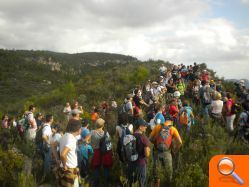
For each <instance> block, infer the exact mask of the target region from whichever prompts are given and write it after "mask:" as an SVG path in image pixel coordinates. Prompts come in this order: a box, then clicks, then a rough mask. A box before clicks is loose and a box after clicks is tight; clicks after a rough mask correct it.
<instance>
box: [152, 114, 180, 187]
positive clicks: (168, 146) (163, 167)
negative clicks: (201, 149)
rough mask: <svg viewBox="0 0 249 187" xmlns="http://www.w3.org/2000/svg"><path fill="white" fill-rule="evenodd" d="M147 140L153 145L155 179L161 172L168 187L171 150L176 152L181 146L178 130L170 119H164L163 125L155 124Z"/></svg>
mask: <svg viewBox="0 0 249 187" xmlns="http://www.w3.org/2000/svg"><path fill="white" fill-rule="evenodd" d="M149 139H150V141H151V142H152V143H153V144H154V148H153V164H154V166H153V168H154V171H155V178H157V180H158V175H159V171H163V172H164V176H165V173H166V176H165V177H164V179H166V181H165V182H166V183H167V185H170V184H171V182H172V175H173V165H172V155H171V150H172V151H173V152H177V151H178V150H179V149H180V147H181V145H182V139H181V136H180V134H179V132H178V130H177V129H176V128H175V127H174V126H173V120H172V118H170V117H166V119H165V123H164V124H157V125H156V126H155V128H153V130H152V132H151V133H150V137H149ZM173 142H174V143H173ZM159 176H160V175H159ZM161 180H163V179H161Z"/></svg>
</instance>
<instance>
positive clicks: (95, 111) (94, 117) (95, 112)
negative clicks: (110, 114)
mask: <svg viewBox="0 0 249 187" xmlns="http://www.w3.org/2000/svg"><path fill="white" fill-rule="evenodd" d="M98 118H99V109H98V108H94V109H93V112H92V113H91V121H92V122H93V123H95V122H96V120H97V119H98Z"/></svg>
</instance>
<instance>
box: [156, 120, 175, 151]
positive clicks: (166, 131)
mask: <svg viewBox="0 0 249 187" xmlns="http://www.w3.org/2000/svg"><path fill="white" fill-rule="evenodd" d="M170 128H171V125H168V126H162V129H161V130H160V132H159V134H158V136H157V137H156V147H157V150H158V151H160V152H164V151H167V150H169V149H170V145H171V143H172V134H171V132H170Z"/></svg>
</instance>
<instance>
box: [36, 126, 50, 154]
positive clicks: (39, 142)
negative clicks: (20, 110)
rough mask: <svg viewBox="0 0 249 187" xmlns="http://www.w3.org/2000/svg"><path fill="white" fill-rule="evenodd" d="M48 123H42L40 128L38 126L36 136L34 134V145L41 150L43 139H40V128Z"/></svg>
mask: <svg viewBox="0 0 249 187" xmlns="http://www.w3.org/2000/svg"><path fill="white" fill-rule="evenodd" d="M46 126H48V125H42V126H41V128H39V129H38V130H37V131H36V136H35V145H36V147H37V150H38V151H41V152H42V151H43V139H42V130H43V129H44V127H46Z"/></svg>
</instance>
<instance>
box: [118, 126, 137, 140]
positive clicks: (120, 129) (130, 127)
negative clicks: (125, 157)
mask: <svg viewBox="0 0 249 187" xmlns="http://www.w3.org/2000/svg"><path fill="white" fill-rule="evenodd" d="M128 129H129V131H130V132H131V133H133V125H132V124H129V125H128ZM122 130H123V128H121V127H120V126H116V131H117V132H118V136H119V137H120V138H121V136H122Z"/></svg>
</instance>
